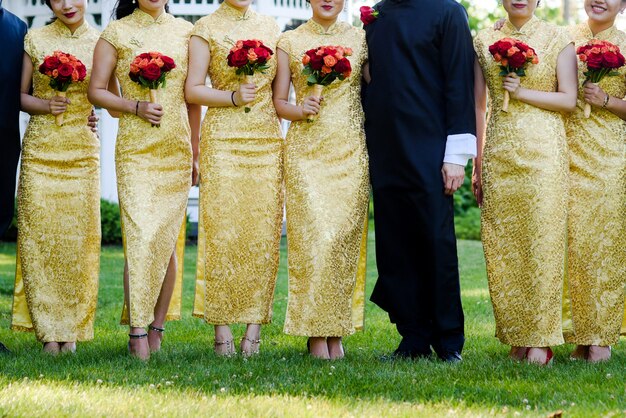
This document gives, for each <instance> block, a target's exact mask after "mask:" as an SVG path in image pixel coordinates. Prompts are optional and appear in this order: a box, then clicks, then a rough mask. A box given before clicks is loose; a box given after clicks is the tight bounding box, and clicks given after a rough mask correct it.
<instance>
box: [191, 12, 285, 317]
mask: <svg viewBox="0 0 626 418" xmlns="http://www.w3.org/2000/svg"><path fill="white" fill-rule="evenodd" d="M192 35H195V36H198V37H200V38H202V39H204V40H205V41H206V42H207V43H208V45H209V48H210V54H211V62H210V64H209V70H208V75H209V77H210V80H211V86H212V87H213V88H215V89H218V90H230V91H233V90H237V88H238V87H239V83H240V82H242V79H241V78H240V77H239V76H237V75H236V74H235V68H232V67H229V66H228V65H227V60H226V57H227V56H228V53H229V51H230V49H231V48H232V47H233V45H234V43H235V42H236V41H238V40H247V39H259V40H261V41H262V42H263V43H264V44H265V45H266V46H268V47H269V48H271V49H272V50H273V51H275V50H276V42H277V41H278V36H279V35H280V30H279V28H278V25H277V24H276V22H275V21H274V19H273V18H271V17H268V16H262V15H259V14H257V13H255V12H254V11H252V10H248V11H247V12H245V13H242V12H241V11H239V10H237V9H235V8H233V7H232V6H230V5H229V4H228V3H227V2H224V3H222V4H221V5H220V7H219V8H218V9H217V10H216V11H215V13H213V14H211V15H209V16H206V17H204V18H202V19H200V20H199V21H198V22H197V23H196V25H195V27H194V30H193V33H192ZM268 64H269V68H268V69H267V70H265V73H264V74H262V73H257V74H255V75H254V82H255V84H256V85H257V95H256V100H255V101H254V102H253V103H251V104H248V105H247V106H248V107H249V108H250V109H251V111H250V112H249V113H245V112H244V108H243V107H214V108H211V107H209V109H208V110H207V113H206V116H205V118H204V122H203V125H202V135H201V141H200V173H201V174H200V176H201V181H200V237H199V242H198V265H197V267H198V268H197V278H196V298H195V304H194V315H195V316H198V317H201V318H204V319H205V321H207V322H208V323H210V324H231V323H254V324H264V323H268V322H270V321H271V318H272V301H273V296H274V286H275V283H276V276H277V273H278V261H279V250H280V233H281V228H282V220H283V185H282V163H283V139H282V136H281V132H280V124H279V121H278V117H277V116H276V110H275V109H274V105H273V103H272V80H273V79H274V75H275V74H276V58H275V55H274V56H273V57H272V58H271V59H270V60H269V61H268Z"/></svg>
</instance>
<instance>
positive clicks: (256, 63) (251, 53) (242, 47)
mask: <svg viewBox="0 0 626 418" xmlns="http://www.w3.org/2000/svg"><path fill="white" fill-rule="evenodd" d="M272 55H274V51H272V50H271V49H270V48H268V47H267V46H265V45H264V44H263V42H261V41H259V40H258V39H249V40H245V41H241V40H240V41H237V42H235V46H233V47H232V48H231V50H230V52H229V53H228V57H227V58H226V59H227V61H228V66H229V67H234V68H236V70H235V74H237V75H243V76H244V83H245V84H253V83H254V73H256V72H260V73H263V72H264V71H265V70H267V69H268V68H269V66H268V65H267V62H268V61H269V60H270V58H272ZM244 111H245V112H246V113H248V112H250V108H249V107H247V106H246V107H245V108H244Z"/></svg>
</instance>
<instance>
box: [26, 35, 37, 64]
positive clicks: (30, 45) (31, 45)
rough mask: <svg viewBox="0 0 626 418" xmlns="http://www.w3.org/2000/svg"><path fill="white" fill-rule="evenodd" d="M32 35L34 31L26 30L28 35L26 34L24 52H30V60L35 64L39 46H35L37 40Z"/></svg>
mask: <svg viewBox="0 0 626 418" xmlns="http://www.w3.org/2000/svg"><path fill="white" fill-rule="evenodd" d="M32 35H33V34H32V32H31V31H28V32H26V36H24V52H26V53H27V54H28V56H29V57H30V60H31V61H32V63H33V65H34V64H35V62H36V60H37V55H38V54H37V48H36V47H35V42H34V41H33V36H32Z"/></svg>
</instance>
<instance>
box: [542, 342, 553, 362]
mask: <svg viewBox="0 0 626 418" xmlns="http://www.w3.org/2000/svg"><path fill="white" fill-rule="evenodd" d="M553 359H554V352H552V349H551V348H550V347H548V353H547V354H546V362H545V363H543V365H544V366H550V365H552V360H553Z"/></svg>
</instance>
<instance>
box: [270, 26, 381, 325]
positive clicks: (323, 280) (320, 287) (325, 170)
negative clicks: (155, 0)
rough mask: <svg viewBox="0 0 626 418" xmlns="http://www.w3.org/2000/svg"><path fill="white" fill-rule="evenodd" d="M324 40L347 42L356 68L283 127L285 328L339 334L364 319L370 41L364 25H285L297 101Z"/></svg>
mask: <svg viewBox="0 0 626 418" xmlns="http://www.w3.org/2000/svg"><path fill="white" fill-rule="evenodd" d="M322 45H340V46H344V47H350V48H352V50H353V52H354V54H353V55H352V56H350V57H349V59H350V63H351V65H352V70H353V72H352V75H351V76H350V77H349V78H348V79H346V80H344V81H335V82H334V83H332V84H331V85H330V86H327V87H324V90H323V93H322V95H323V97H324V100H323V102H322V108H321V111H320V113H319V115H318V117H317V119H316V120H315V121H314V122H311V123H309V122H307V121H298V122H293V123H292V124H291V127H290V128H289V132H288V134H287V139H286V148H285V187H286V200H287V243H288V254H289V256H288V257H289V258H288V259H289V302H288V306H287V314H286V318H285V332H286V333H287V334H292V335H303V336H343V335H348V334H351V333H353V332H354V330H355V329H356V328H360V327H362V318H363V316H362V306H363V301H364V298H363V291H364V280H365V268H364V266H365V249H366V246H365V244H364V239H366V236H367V234H366V233H365V225H366V220H367V208H368V201H369V175H368V158H367V150H366V145H365V133H364V130H363V120H364V117H363V109H362V107H361V98H360V92H361V67H362V66H363V64H364V63H365V61H366V59H367V46H366V43H365V34H364V32H363V30H362V29H360V28H355V27H352V26H350V25H348V24H346V23H337V24H334V25H333V26H332V27H330V28H329V30H328V31H324V29H323V27H322V26H320V25H319V24H317V23H316V22H314V21H313V20H309V21H308V22H307V23H305V24H303V25H302V26H300V27H298V28H297V29H295V30H293V31H288V32H285V33H284V34H283V35H282V36H281V38H280V40H279V41H278V47H279V48H280V49H282V50H283V51H285V52H286V53H287V54H289V56H290V68H291V74H292V75H291V77H292V78H291V79H292V82H293V85H294V88H295V92H296V100H297V102H298V103H299V104H300V103H302V101H303V100H304V99H305V98H306V97H307V96H308V95H310V94H311V88H310V87H308V86H307V83H306V76H304V75H302V62H301V59H302V55H304V52H305V51H307V50H308V49H311V48H316V47H318V46H322ZM359 266H360V267H361V268H359ZM357 275H358V277H357ZM355 289H357V290H356V292H355ZM353 302H355V303H357V305H358V306H353ZM353 308H354V309H353Z"/></svg>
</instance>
